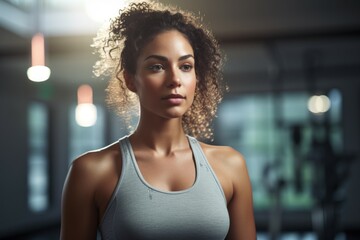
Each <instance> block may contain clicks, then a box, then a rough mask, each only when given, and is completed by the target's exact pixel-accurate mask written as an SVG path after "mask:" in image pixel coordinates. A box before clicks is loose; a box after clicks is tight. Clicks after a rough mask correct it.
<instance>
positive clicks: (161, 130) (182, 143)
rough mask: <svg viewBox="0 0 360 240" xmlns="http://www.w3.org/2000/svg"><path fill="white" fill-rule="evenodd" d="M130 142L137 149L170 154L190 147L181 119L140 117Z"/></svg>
mask: <svg viewBox="0 0 360 240" xmlns="http://www.w3.org/2000/svg"><path fill="white" fill-rule="evenodd" d="M130 140H131V142H132V145H134V146H135V147H136V146H137V147H141V148H147V149H151V150H153V151H155V152H158V153H161V154H169V153H171V152H173V151H175V150H177V149H182V148H185V147H187V146H188V141H187V137H186V134H185V132H184V129H183V127H182V120H181V118H173V119H164V118H160V117H151V118H150V117H144V116H141V117H140V121H139V124H138V126H137V128H136V130H135V131H134V133H133V134H132V135H131V137H130Z"/></svg>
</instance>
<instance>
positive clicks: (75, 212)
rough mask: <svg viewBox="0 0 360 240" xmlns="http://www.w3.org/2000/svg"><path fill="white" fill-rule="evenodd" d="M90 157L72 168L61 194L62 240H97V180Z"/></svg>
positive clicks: (74, 164) (78, 161) (82, 158)
mask: <svg viewBox="0 0 360 240" xmlns="http://www.w3.org/2000/svg"><path fill="white" fill-rule="evenodd" d="M90 160H91V159H89V157H88V156H86V155H85V156H83V157H80V158H79V159H76V160H75V161H74V162H73V164H72V166H71V167H70V170H69V173H68V176H67V178H66V181H65V185H64V189H63V195H62V212H61V215H62V216H61V237H60V238H61V239H62V240H70V239H79V240H81V239H96V230H97V224H98V223H97V208H96V205H95V200H94V194H95V188H96V180H95V179H96V177H95V176H94V167H93V166H91V161H90Z"/></svg>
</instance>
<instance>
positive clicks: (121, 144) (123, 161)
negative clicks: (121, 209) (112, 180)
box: [99, 138, 127, 229]
mask: <svg viewBox="0 0 360 240" xmlns="http://www.w3.org/2000/svg"><path fill="white" fill-rule="evenodd" d="M123 139H124V138H122V139H120V140H119V141H118V147H119V151H120V156H121V159H120V160H119V161H120V162H121V163H120V164H121V172H120V177H119V179H118V181H117V183H116V186H115V188H114V191H113V193H112V194H111V197H110V199H109V201H108V204H107V206H106V209H105V212H104V215H103V216H102V218H101V221H100V223H99V228H100V229H101V227H102V225H103V223H104V220H105V219H106V217H107V216H108V214H109V210H110V209H111V206H112V205H113V204H114V200H115V198H116V195H117V193H118V192H119V189H120V186H121V183H122V182H123V178H124V176H125V173H126V171H125V168H126V161H127V160H126V157H124V155H125V154H124V152H125V149H124V140H123Z"/></svg>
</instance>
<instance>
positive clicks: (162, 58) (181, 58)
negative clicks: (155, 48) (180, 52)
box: [144, 54, 194, 62]
mask: <svg viewBox="0 0 360 240" xmlns="http://www.w3.org/2000/svg"><path fill="white" fill-rule="evenodd" d="M150 58H155V59H158V60H160V61H164V62H166V61H168V58H167V57H164V56H161V55H150V56H148V57H146V58H145V59H144V61H146V60H148V59H150ZM188 58H194V56H193V55H191V54H187V55H184V56H181V57H179V59H178V60H179V61H182V60H185V59H188Z"/></svg>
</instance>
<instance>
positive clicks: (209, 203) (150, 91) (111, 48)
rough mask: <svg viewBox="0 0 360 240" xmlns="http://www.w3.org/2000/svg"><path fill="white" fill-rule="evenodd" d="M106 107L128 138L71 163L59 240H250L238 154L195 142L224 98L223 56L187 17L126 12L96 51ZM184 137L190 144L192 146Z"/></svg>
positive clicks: (155, 8) (245, 182)
mask: <svg viewBox="0 0 360 240" xmlns="http://www.w3.org/2000/svg"><path fill="white" fill-rule="evenodd" d="M95 47H98V49H99V52H100V53H101V56H102V59H101V60H100V61H99V62H98V63H97V64H96V65H95V72H96V73H97V74H99V75H100V74H107V73H111V74H112V75H111V77H112V78H111V80H110V84H109V87H108V89H107V90H108V102H109V103H110V105H112V106H116V107H118V110H119V112H120V114H122V115H124V114H125V113H128V112H129V111H130V110H131V109H133V108H132V106H133V105H134V101H138V102H139V108H140V116H139V123H138V125H137V127H136V129H135V130H134V131H133V133H132V134H131V135H129V136H125V137H123V138H122V139H120V140H119V142H116V143H114V144H112V145H110V146H107V147H105V148H103V149H100V150H97V151H92V152H89V153H86V154H84V155H82V156H80V157H79V158H78V159H76V160H75V161H74V162H73V164H72V166H71V168H70V171H69V174H68V177H67V180H66V183H65V186H64V192H63V205H62V226H61V238H62V239H95V238H96V232H97V229H99V230H100V233H101V235H102V238H103V239H207V240H208V239H225V238H226V239H247V240H248V239H255V235H256V233H255V225H254V216H253V207H252V193H251V185H250V181H249V177H248V173H247V170H246V165H245V161H244V159H243V157H242V156H241V154H240V153H238V152H237V151H235V150H234V149H232V148H230V147H223V146H212V145H208V144H205V143H201V142H198V141H197V140H196V139H195V138H194V137H199V138H201V137H203V138H211V137H212V132H211V129H210V128H209V124H210V121H211V119H212V118H213V117H214V115H215V112H216V108H217V104H218V103H219V102H220V100H221V97H222V92H223V87H222V84H221V71H220V67H221V55H220V52H219V48H218V45H217V43H216V41H215V39H214V38H213V37H212V35H211V34H210V32H208V31H207V30H205V29H204V27H203V26H202V25H201V24H199V22H198V19H196V18H195V17H194V16H192V15H191V14H189V13H185V12H182V11H180V10H174V9H172V8H170V7H168V8H167V9H166V10H165V9H164V6H161V5H159V4H154V3H145V2H144V3H137V4H131V5H130V6H129V7H128V8H127V9H125V10H124V11H121V14H120V16H119V17H118V18H116V19H115V20H114V21H113V22H112V24H111V27H110V31H109V32H105V33H104V34H103V35H100V36H99V38H98V39H97V40H96V41H95ZM190 135H191V136H190Z"/></svg>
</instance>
